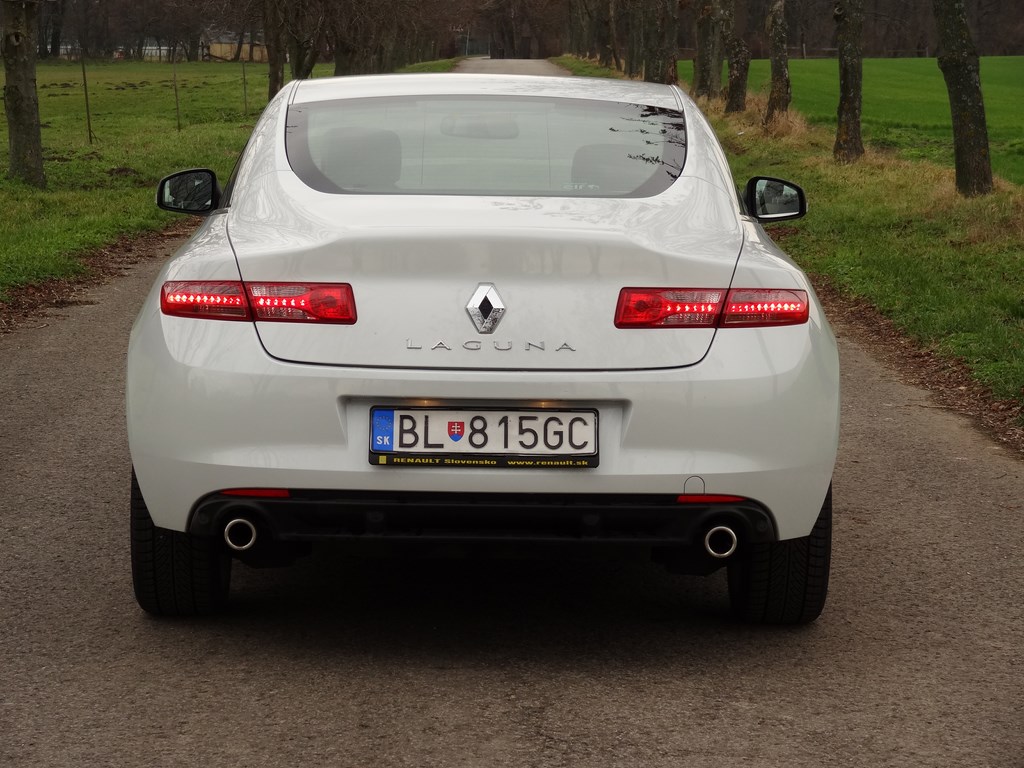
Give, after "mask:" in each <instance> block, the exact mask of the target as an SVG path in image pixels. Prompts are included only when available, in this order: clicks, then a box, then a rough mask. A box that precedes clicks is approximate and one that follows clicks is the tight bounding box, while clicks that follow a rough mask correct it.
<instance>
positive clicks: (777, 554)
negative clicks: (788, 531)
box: [729, 485, 832, 624]
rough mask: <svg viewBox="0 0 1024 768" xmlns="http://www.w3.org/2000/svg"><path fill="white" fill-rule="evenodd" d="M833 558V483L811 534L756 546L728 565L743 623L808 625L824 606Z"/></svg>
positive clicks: (731, 596)
mask: <svg viewBox="0 0 1024 768" xmlns="http://www.w3.org/2000/svg"><path fill="white" fill-rule="evenodd" d="M831 560H832V486H831V485H829V488H828V494H826V496H825V501H824V503H823V504H822V505H821V512H820V513H819V514H818V519H817V521H816V522H815V523H814V528H813V529H812V530H811V534H810V535H809V536H805V537H804V538H800V539H789V540H787V541H776V542H768V543H764V544H753V545H750V546H749V547H747V548H746V549H745V550H741V551H740V553H739V554H738V555H736V556H735V557H734V558H733V561H732V562H731V563H730V565H729V600H730V602H731V603H732V610H733V613H734V614H735V615H736V616H737V617H738V618H740V619H742V620H743V621H749V622H753V623H759V624H807V623H809V622H812V621H814V620H815V619H816V618H818V616H819V615H820V614H821V611H822V609H823V608H824V607H825V598H826V596H827V595H828V577H829V570H830V567H831Z"/></svg>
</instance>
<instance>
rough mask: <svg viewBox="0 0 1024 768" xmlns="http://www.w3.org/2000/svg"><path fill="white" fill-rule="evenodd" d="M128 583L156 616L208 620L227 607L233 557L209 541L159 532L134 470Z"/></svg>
mask: <svg viewBox="0 0 1024 768" xmlns="http://www.w3.org/2000/svg"><path fill="white" fill-rule="evenodd" d="M131 535H132V584H133V586H134V587H135V599H136V600H137V601H138V603H139V605H140V606H141V607H142V609H143V610H144V611H146V612H148V613H151V614H153V615H155V616H195V615H210V614H214V613H218V612H220V611H222V610H223V609H224V608H225V607H226V606H227V601H228V588H229V585H230V582H231V557H230V555H228V553H227V552H225V550H224V547H223V545H222V544H221V543H220V541H219V540H218V539H216V538H213V537H204V536H193V535H191V534H188V533H181V532H179V531H170V530H167V529H165V528H157V527H156V526H155V525H153V518H152V517H150V515H149V509H148V508H147V507H146V502H145V500H144V499H143V498H142V491H141V490H140V489H139V483H138V481H137V480H136V479H135V470H134V469H133V470H132V486H131Z"/></svg>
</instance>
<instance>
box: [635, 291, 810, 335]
mask: <svg viewBox="0 0 1024 768" xmlns="http://www.w3.org/2000/svg"><path fill="white" fill-rule="evenodd" d="M808 317H809V307H808V304H807V292H806V291H802V290H791V289H775V288H733V289H731V290H729V291H726V290H725V289H724V288H722V289H708V288H623V289H622V290H621V291H620V292H619V302H618V305H617V306H616V308H615V327H616V328H715V327H718V328H756V327H765V326H775V325H799V324H800V323H806V322H807V319H808Z"/></svg>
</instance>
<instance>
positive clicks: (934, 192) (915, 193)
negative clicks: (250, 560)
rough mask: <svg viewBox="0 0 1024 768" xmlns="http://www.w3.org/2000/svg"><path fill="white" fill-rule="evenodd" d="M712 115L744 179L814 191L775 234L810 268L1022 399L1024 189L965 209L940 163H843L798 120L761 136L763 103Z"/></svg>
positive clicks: (1004, 190) (824, 136)
mask: <svg viewBox="0 0 1024 768" xmlns="http://www.w3.org/2000/svg"><path fill="white" fill-rule="evenodd" d="M708 111H709V112H711V113H712V114H713V120H714V122H715V125H716V130H717V131H718V134H719V137H720V138H721V139H722V142H723V144H724V145H725V147H726V151H727V153H728V155H729V158H730V163H731V164H732V168H733V173H734V175H735V177H736V178H737V180H739V181H740V182H741V183H742V181H743V180H744V179H746V178H748V177H750V176H753V175H755V174H768V175H774V176H781V177H784V178H789V179H792V180H793V181H796V182H797V183H799V184H801V185H802V186H803V187H804V189H805V190H806V191H807V194H808V199H809V201H810V213H809V214H808V216H807V218H805V219H803V220H802V221H800V222H796V223H795V225H794V226H792V227H785V228H775V230H774V232H773V234H774V236H775V237H776V238H777V239H780V240H782V241H784V242H783V245H784V246H785V248H786V250H787V251H788V252H789V253H790V254H791V255H792V256H793V257H794V259H795V260H796V261H797V262H798V263H799V264H800V265H801V266H802V267H803V268H804V269H805V270H807V271H808V272H810V273H811V274H815V275H821V276H824V277H825V278H826V279H827V280H828V281H829V282H830V284H831V285H833V286H835V287H836V288H837V289H838V290H840V291H841V292H843V293H844V294H846V295H848V296H852V297H857V298H861V299H866V300H867V302H868V303H870V304H871V305H872V306H874V307H875V308H877V309H878V310H879V311H880V312H881V313H882V314H884V315H885V316H886V317H888V318H890V319H891V320H892V322H893V323H894V325H895V326H896V327H897V328H898V329H899V330H901V331H902V332H904V333H906V334H907V335H909V336H910V337H911V338H913V339H915V340H917V341H918V342H919V343H920V344H921V345H923V346H924V347H925V348H927V349H930V350H933V351H935V352H937V353H939V354H940V355H943V356H946V357H949V358H954V359H958V360H961V361H963V362H964V363H965V364H966V365H967V366H968V368H969V369H970V370H971V372H972V373H973V375H974V376H975V377H976V379H977V380H978V381H979V382H980V383H982V384H983V385H985V386H986V387H988V388H990V389H991V391H992V393H993V394H994V395H995V396H996V397H997V398H1005V399H1015V400H1017V401H1018V402H1021V401H1024V189H1022V188H1021V187H1020V186H1017V185H1015V184H1010V183H1007V182H1000V183H999V184H998V185H997V190H996V192H995V193H994V194H991V195H987V196H985V197H979V198H973V199H965V198H962V197H960V196H959V195H957V194H956V191H955V186H954V178H953V171H952V170H950V169H947V168H944V167H942V166H939V165H936V164H934V163H929V162H924V161H905V160H900V159H898V158H895V157H893V156H892V155H890V154H886V153H880V152H874V151H871V152H869V153H868V155H867V156H866V157H865V158H864V159H863V160H862V161H861V162H858V163H856V164H853V165H848V166H842V165H837V164H836V163H835V162H833V160H832V155H831V149H832V143H833V140H834V134H833V131H831V130H829V129H826V128H824V127H820V126H818V127H816V126H807V125H806V124H805V123H804V122H803V121H802V120H801V119H800V118H799V117H796V118H794V119H793V120H791V121H789V122H788V124H787V125H785V126H782V127H780V128H778V129H777V130H776V133H777V135H776V136H774V137H772V136H765V134H764V131H763V129H762V128H761V124H760V114H759V112H758V110H757V105H756V104H755V105H754V109H752V110H751V111H748V112H747V113H745V114H744V115H741V116H730V117H728V118H726V117H725V116H724V115H721V114H720V107H718V108H714V107H708Z"/></svg>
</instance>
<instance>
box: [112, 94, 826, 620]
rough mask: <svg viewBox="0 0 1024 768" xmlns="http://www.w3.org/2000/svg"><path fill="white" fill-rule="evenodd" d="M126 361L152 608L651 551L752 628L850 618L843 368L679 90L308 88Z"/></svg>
mask: <svg viewBox="0 0 1024 768" xmlns="http://www.w3.org/2000/svg"><path fill="white" fill-rule="evenodd" d="M157 202H158V204H159V205H160V206H161V207H163V208H166V209H168V210H174V211H181V212H187V213H192V214H198V215H204V216H206V217H207V218H206V219H205V221H204V223H203V226H202V227H201V228H200V229H199V230H198V232H196V234H195V235H194V236H193V237H192V238H191V240H189V242H188V243H186V244H185V245H184V246H183V247H182V248H181V249H180V250H179V251H178V253H177V254H176V256H175V257H174V258H173V259H171V260H170V261H169V263H168V264H167V265H166V266H165V267H164V269H163V272H162V273H161V275H160V277H159V278H158V279H157V281H156V284H155V285H154V286H153V289H152V291H151V293H150V295H149V296H148V298H147V299H146V302H145V305H144V307H143V308H142V311H141V313H140V315H139V317H138V320H137V321H136V323H135V327H134V329H133V332H132V336H131V342H130V349H129V353H128V371H127V411H128V436H129V441H130V446H131V456H132V462H133V472H132V493H131V528H132V571H133V578H134V586H135V594H136V596H137V598H138V601H139V604H140V605H141V606H142V608H143V609H145V610H146V611H149V612H150V613H154V614H162V615H183V614H192V613H211V612H216V611H218V610H221V609H222V608H223V607H224V606H225V605H226V603H227V598H228V585H229V578H230V571H231V566H232V562H233V561H234V560H240V561H242V562H243V563H247V564H249V565H255V566H260V565H275V564H284V563H287V562H290V560H291V559H293V558H294V557H295V556H296V555H298V554H302V553H304V552H305V551H307V550H308V549H309V548H310V545H311V543H315V542H321V541H336V540H349V541H354V540H373V541H381V540H384V541H388V540H393V541H396V542H406V543H414V542H422V543H435V542H453V541H455V542H466V543H473V542H494V541H499V542H502V543H503V544H508V543H510V542H512V543H519V542H522V543H524V544H526V543H529V542H550V543H552V544H555V545H561V546H565V547H580V548H586V547H592V546H594V545H607V544H609V543H611V544H619V545H622V546H623V547H639V548H643V549H644V550H647V551H650V553H651V554H652V555H653V556H654V557H655V558H657V559H658V560H659V561H660V562H663V563H664V564H666V565H667V566H668V567H669V568H671V569H672V570H674V571H677V572H683V573H696V574H710V573H712V572H714V571H716V570H718V569H719V568H721V567H727V568H728V577H729V594H730V599H731V604H732V608H733V610H734V612H735V613H736V614H737V615H738V616H739V617H741V618H743V619H745V620H749V621H755V622H770V623H802V622H807V621H811V620H813V619H814V618H816V617H817V616H818V614H819V613H820V612H821V610H822V607H823V605H824V602H825V595H826V592H827V587H828V575H829V560H830V547H831V517H832V512H831V477H832V471H833V466H834V464H835V459H836V449H837V436H838V412H839V369H838V359H837V353H836V344H835V340H834V338H833V335H832V332H831V330H830V328H829V325H828V323H827V322H826V320H825V316H824V314H823V313H822V310H821V307H820V306H819V304H818V302H817V300H816V298H815V295H814V292H813V290H812V288H811V286H810V284H809V282H808V280H807V277H806V276H805V275H804V274H803V273H802V272H801V271H800V269H798V268H797V267H796V266H795V265H794V264H793V263H792V261H790V259H789V258H788V257H787V256H786V255H785V254H784V253H782V252H781V251H780V250H779V249H778V248H777V247H776V246H775V245H774V244H773V243H772V241H771V240H770V239H769V238H768V237H767V236H766V235H765V233H764V231H763V230H762V228H761V225H760V223H759V222H764V221H781V220H786V219H792V218H796V217H798V216H801V215H803V214H804V212H805V211H806V201H805V198H804V194H803V192H802V191H801V190H800V188H799V187H797V186H796V185H794V184H791V183H789V182H786V181H782V180H779V179H773V178H767V177H758V178H755V179H751V180H750V182H749V183H748V184H747V185H746V187H745V190H744V191H743V192H739V191H738V190H737V188H736V186H735V184H734V182H733V179H732V177H731V175H730V171H729V167H728V165H727V163H726V159H725V157H724V155H723V153H722V150H721V148H720V146H719V143H718V141H717V139H716V138H715V135H714V133H713V132H712V129H711V128H710V126H709V124H708V122H707V121H706V119H705V118H704V117H703V116H702V115H701V113H700V112H699V111H698V109H697V108H696V106H695V105H694V103H693V102H692V101H691V100H690V99H689V98H688V97H687V96H686V95H685V94H684V93H683V92H681V91H680V90H679V89H678V88H676V87H672V86H662V85H653V84H646V83H637V82H630V81H618V80H601V79H589V78H546V77H545V78H530V77H513V76H475V75H392V76H374V77H352V78H336V79H317V80H303V81H295V82H292V83H290V84H289V85H288V86H286V87H285V88H284V89H283V90H282V91H281V92H280V93H279V94H278V96H277V97H276V98H275V99H274V100H273V101H272V102H271V103H270V104H269V105H268V106H267V108H266V110H265V111H264V113H263V115H262V117H261V118H260V120H259V122H258V124H257V125H256V127H255V129H254V131H253V134H252V137H251V138H250V139H249V142H248V145H247V146H246V148H245V150H244V152H243V154H242V156H241V158H240V159H239V161H238V164H237V166H236V167H235V170H234V172H233V173H232V175H231V178H230V179H229V180H228V181H227V184H226V186H225V188H224V190H223V191H221V188H220V186H219V185H218V183H217V180H216V177H215V175H214V173H213V172H211V171H209V170H206V169H193V170H190V171H183V172H181V173H177V174H174V175H172V176H168V177H167V178H166V179H164V180H163V181H161V183H160V186H159V189H158V192H157Z"/></svg>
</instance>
